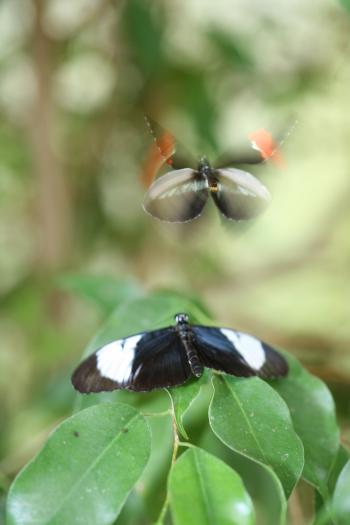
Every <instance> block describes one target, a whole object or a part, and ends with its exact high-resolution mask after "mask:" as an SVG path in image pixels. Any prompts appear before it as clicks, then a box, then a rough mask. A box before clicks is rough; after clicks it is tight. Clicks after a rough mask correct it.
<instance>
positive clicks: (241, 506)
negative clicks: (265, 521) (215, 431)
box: [169, 448, 255, 525]
mask: <svg viewBox="0 0 350 525" xmlns="http://www.w3.org/2000/svg"><path fill="white" fill-rule="evenodd" d="M169 494H170V507H171V512H172V516H173V520H174V525H206V524H207V525H213V524H215V525H253V523H255V520H254V509H253V505H252V502H251V499H250V497H249V495H248V493H247V492H246V490H245V488H244V485H243V483H242V481H241V479H240V477H239V476H238V474H237V473H236V472H235V471H234V470H232V469H231V468H230V467H228V466H227V465H226V464H225V463H223V462H222V461H221V460H219V459H217V458H216V457H215V456H212V455H211V454H208V453H207V452H205V451H204V450H201V449H199V448H191V449H190V450H187V451H186V452H185V453H184V454H183V455H182V456H180V458H179V459H178V460H177V461H176V463H175V465H174V467H173V468H172V471H171V473H170V478H169Z"/></svg>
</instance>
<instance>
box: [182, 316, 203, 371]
mask: <svg viewBox="0 0 350 525" xmlns="http://www.w3.org/2000/svg"><path fill="white" fill-rule="evenodd" d="M179 335H180V338H181V341H182V344H183V346H184V348H185V351H186V356H187V360H188V364H189V365H190V368H191V372H192V374H193V375H194V376H195V377H200V376H201V375H202V373H203V369H204V367H203V364H202V363H201V361H200V359H199V356H198V353H197V350H196V348H195V346H194V344H193V335H192V332H191V329H190V327H189V326H188V325H187V324H186V325H185V326H181V327H180V329H179Z"/></svg>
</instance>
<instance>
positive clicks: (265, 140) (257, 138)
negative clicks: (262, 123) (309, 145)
mask: <svg viewBox="0 0 350 525" xmlns="http://www.w3.org/2000/svg"><path fill="white" fill-rule="evenodd" d="M248 137H249V139H250V141H251V143H252V147H253V148H254V149H255V150H257V151H260V153H261V156H262V158H263V159H264V160H267V159H270V160H271V161H272V162H273V163H274V164H275V165H276V166H278V167H279V168H283V167H285V166H286V162H285V159H284V157H283V156H282V154H281V153H280V151H279V149H278V148H279V144H278V143H277V142H275V141H274V140H273V138H272V135H271V133H269V132H268V131H266V129H263V128H262V129H257V130H256V131H253V132H252V133H250V134H249V135H248Z"/></svg>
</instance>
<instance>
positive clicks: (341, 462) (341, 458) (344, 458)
mask: <svg viewBox="0 0 350 525" xmlns="http://www.w3.org/2000/svg"><path fill="white" fill-rule="evenodd" d="M349 459H350V453H349V451H348V450H347V449H346V448H345V447H343V446H342V445H340V447H339V449H338V453H337V457H336V459H335V461H334V463H333V465H332V470H331V472H330V474H329V478H328V490H329V493H330V494H333V492H334V489H335V486H336V484H337V481H338V478H339V475H340V473H341V471H342V470H343V468H344V467H345V465H346V463H347V462H348V461H349Z"/></svg>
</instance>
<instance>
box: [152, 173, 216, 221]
mask: <svg viewBox="0 0 350 525" xmlns="http://www.w3.org/2000/svg"><path fill="white" fill-rule="evenodd" d="M207 199H208V182H207V180H206V178H204V177H202V176H201V175H200V174H199V173H198V172H196V171H193V170H192V169H188V168H185V169H182V170H175V171H173V172H170V173H167V174H165V175H163V176H162V177H160V178H159V179H157V180H156V181H155V182H154V183H153V184H152V185H151V187H150V188H149V190H148V191H147V193H146V195H145V198H144V203H143V207H144V209H145V211H147V212H148V213H150V214H151V215H153V217H156V218H157V219H160V220H163V221H168V222H186V221H190V220H192V219H195V218H196V217H198V216H199V215H200V214H201V212H202V210H203V207H204V205H205V203H206V202H207Z"/></svg>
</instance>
